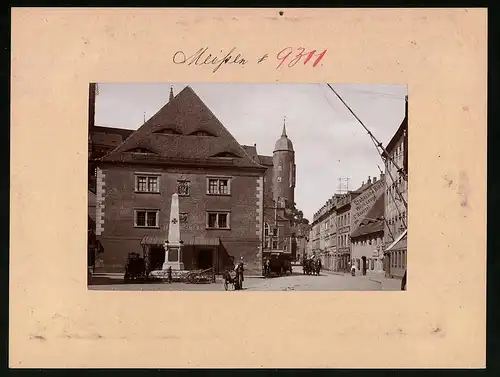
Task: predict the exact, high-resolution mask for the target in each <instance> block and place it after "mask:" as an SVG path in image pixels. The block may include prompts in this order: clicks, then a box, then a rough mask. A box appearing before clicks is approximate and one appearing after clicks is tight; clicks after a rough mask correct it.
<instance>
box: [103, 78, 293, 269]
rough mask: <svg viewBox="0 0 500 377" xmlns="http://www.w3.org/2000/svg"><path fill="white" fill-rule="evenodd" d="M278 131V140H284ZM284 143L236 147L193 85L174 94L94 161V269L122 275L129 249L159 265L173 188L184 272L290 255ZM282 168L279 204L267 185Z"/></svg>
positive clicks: (288, 157) (289, 159) (289, 158)
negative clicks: (98, 258) (260, 149)
mask: <svg viewBox="0 0 500 377" xmlns="http://www.w3.org/2000/svg"><path fill="white" fill-rule="evenodd" d="M283 133H284V135H282V137H281V138H280V140H283V139H287V140H289V139H288V138H287V136H286V131H285V130H284V131H283ZM281 143H284V144H286V146H287V148H288V146H290V148H288V149H291V150H282V149H280V150H279V151H278V152H279V157H276V156H274V157H271V156H263V155H259V154H258V153H257V148H256V146H255V145H254V146H246V145H240V144H239V143H238V142H237V141H236V139H235V138H234V137H233V136H232V135H231V133H230V132H229V131H228V130H227V129H226V127H224V125H223V124H222V123H221V122H220V121H219V120H218V119H217V118H216V116H215V115H214V114H213V113H212V112H211V111H210V109H209V108H208V107H207V106H206V105H205V104H204V103H203V101H202V100H201V99H200V98H199V97H198V95H197V94H196V93H195V92H194V91H193V90H192V89H191V88H190V87H186V88H185V89H183V90H182V91H181V92H180V93H179V94H177V95H176V96H173V94H172V93H171V96H170V100H169V102H168V103H167V104H166V105H165V106H163V107H162V108H161V109H160V110H159V111H158V112H157V113H156V114H155V115H153V116H152V117H151V118H150V119H149V120H148V121H146V122H145V123H144V124H143V125H142V126H141V127H140V128H139V129H138V130H136V131H135V132H133V133H132V134H131V135H129V136H128V137H127V138H126V139H125V140H123V141H122V142H121V143H120V144H119V145H117V146H116V147H115V148H114V149H113V150H112V151H111V152H109V153H107V154H106V155H105V156H103V157H101V158H100V159H99V160H98V167H97V191H96V201H97V204H96V235H97V238H98V239H99V241H100V242H101V244H102V245H103V248H104V251H105V252H104V253H103V254H102V263H101V267H100V269H101V270H102V271H106V272H112V271H123V268H124V264H125V260H126V257H127V255H128V253H130V252H139V253H141V254H142V253H144V255H145V257H146V259H147V263H148V266H149V268H150V269H157V268H161V266H162V264H163V261H164V257H165V251H164V247H163V245H164V242H165V238H166V235H167V234H168V227H169V221H170V218H169V215H170V200H171V196H172V194H174V193H177V194H178V195H179V206H180V218H179V221H180V223H181V227H180V229H181V241H182V242H183V245H184V246H183V249H182V250H183V251H182V262H183V263H184V266H185V268H186V269H194V268H200V269H203V268H208V267H210V266H215V267H216V270H218V271H219V272H220V271H221V270H222V269H224V268H225V267H226V266H228V265H230V264H231V261H232V258H235V259H239V258H240V257H243V258H244V260H245V263H246V268H247V271H249V272H250V273H251V272H254V273H259V274H260V273H261V271H262V258H263V255H264V254H265V253H266V252H269V251H271V250H272V251H273V252H276V253H292V252H293V249H294V242H293V238H294V230H293V227H292V225H291V218H292V215H293V211H292V209H291V207H292V205H291V204H292V203H293V199H294V197H293V191H294V190H293V188H294V187H295V162H294V156H293V155H294V153H293V147H292V146H291V141H290V142H289V143H288V142H286V141H278V143H277V145H278V144H279V145H281ZM274 154H275V155H276V152H275V153H274ZM276 161H278V162H279V164H278V166H279V167H278V166H276V167H275V163H276ZM282 171H283V172H286V174H287V175H286V176H282V174H281V173H279V176H280V177H282V178H281V180H280V183H281V182H284V184H283V185H281V186H280V195H278V196H279V199H280V201H279V202H278V203H277V202H275V201H274V199H275V198H277V197H276V195H275V193H274V191H275V190H274V187H273V182H275V181H278V175H277V174H278V172H282ZM292 181H293V182H292ZM285 184H286V185H288V187H285ZM292 185H293V186H292Z"/></svg>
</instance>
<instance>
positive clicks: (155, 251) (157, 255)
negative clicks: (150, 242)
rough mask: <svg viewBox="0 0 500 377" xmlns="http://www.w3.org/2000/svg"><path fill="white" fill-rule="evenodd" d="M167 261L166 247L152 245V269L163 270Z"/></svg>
mask: <svg viewBox="0 0 500 377" xmlns="http://www.w3.org/2000/svg"><path fill="white" fill-rule="evenodd" d="M163 262H165V249H164V248H163V247H162V246H151V248H150V249H149V263H150V268H151V270H152V271H154V270H161V269H162V268H163Z"/></svg>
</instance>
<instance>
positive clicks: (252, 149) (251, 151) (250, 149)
mask: <svg viewBox="0 0 500 377" xmlns="http://www.w3.org/2000/svg"><path fill="white" fill-rule="evenodd" d="M241 147H242V148H243V149H244V150H245V152H246V153H247V154H248V155H249V156H250V158H252V160H254V161H256V162H258V163H260V159H259V155H258V154H257V147H256V146H255V145H242V146H241Z"/></svg>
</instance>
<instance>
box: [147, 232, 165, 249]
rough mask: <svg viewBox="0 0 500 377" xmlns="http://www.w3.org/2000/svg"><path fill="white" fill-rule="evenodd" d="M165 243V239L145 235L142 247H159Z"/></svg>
mask: <svg viewBox="0 0 500 377" xmlns="http://www.w3.org/2000/svg"><path fill="white" fill-rule="evenodd" d="M164 243H165V237H159V236H149V235H145V236H144V237H142V240H141V245H148V246H158V245H160V246H161V245H163V244H164Z"/></svg>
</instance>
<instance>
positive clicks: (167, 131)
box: [154, 127, 182, 135]
mask: <svg viewBox="0 0 500 377" xmlns="http://www.w3.org/2000/svg"><path fill="white" fill-rule="evenodd" d="M154 133H155V134H162V135H182V134H181V133H180V132H179V131H177V130H175V129H173V128H170V127H166V128H162V129H160V130H158V131H155V132H154Z"/></svg>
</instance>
